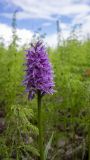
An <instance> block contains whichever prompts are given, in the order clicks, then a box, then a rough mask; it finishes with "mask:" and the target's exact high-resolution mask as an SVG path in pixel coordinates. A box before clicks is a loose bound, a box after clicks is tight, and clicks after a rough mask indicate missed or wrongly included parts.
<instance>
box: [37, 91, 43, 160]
mask: <svg viewBox="0 0 90 160" xmlns="http://www.w3.org/2000/svg"><path fill="white" fill-rule="evenodd" d="M41 115H42V113H41V92H40V91H38V129H39V136H38V145H39V152H40V157H39V160H44V151H43V132H42V118H41Z"/></svg>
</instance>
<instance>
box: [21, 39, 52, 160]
mask: <svg viewBox="0 0 90 160" xmlns="http://www.w3.org/2000/svg"><path fill="white" fill-rule="evenodd" d="M26 52H27V54H26V76H25V80H24V85H25V86H26V92H28V99H31V100H32V99H33V98H34V97H35V95H37V106H38V129H39V137H38V145H39V152H40V157H39V159H40V160H44V147H43V134H42V118H41V101H42V97H43V96H44V95H45V94H53V93H54V89H53V87H54V86H55V85H54V81H53V70H52V65H51V63H50V62H49V58H48V54H47V51H46V48H45V46H44V44H43V42H42V41H40V40H38V41H37V42H35V43H33V44H31V48H30V49H28V50H26Z"/></svg>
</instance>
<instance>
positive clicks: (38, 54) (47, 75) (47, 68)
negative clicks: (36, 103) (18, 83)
mask: <svg viewBox="0 0 90 160" xmlns="http://www.w3.org/2000/svg"><path fill="white" fill-rule="evenodd" d="M26 52H27V54H26V76H25V80H24V85H25V86H26V91H27V92H28V93H29V94H28V98H29V99H33V98H34V96H35V94H36V93H37V91H40V92H41V95H44V94H53V92H54V89H53V87H54V81H53V70H52V65H51V63H50V62H49V58H48V54H47V52H46V48H45V46H44V45H43V42H42V41H38V42H36V43H35V44H32V45H31V48H30V49H28V50H26Z"/></svg>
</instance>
